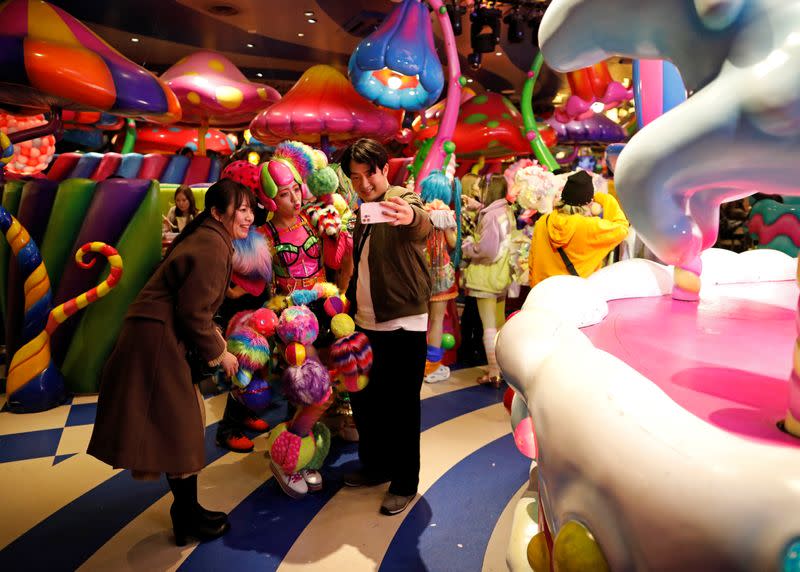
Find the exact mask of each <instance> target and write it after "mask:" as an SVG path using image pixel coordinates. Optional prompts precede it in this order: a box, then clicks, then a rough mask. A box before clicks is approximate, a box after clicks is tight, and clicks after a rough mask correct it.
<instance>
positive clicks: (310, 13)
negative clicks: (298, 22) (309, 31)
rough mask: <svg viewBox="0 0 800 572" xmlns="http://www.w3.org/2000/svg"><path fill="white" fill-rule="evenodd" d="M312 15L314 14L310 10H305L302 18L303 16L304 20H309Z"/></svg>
mask: <svg viewBox="0 0 800 572" xmlns="http://www.w3.org/2000/svg"><path fill="white" fill-rule="evenodd" d="M313 15H314V12H312V11H311V10H306V11H305V12H303V16H305V17H306V18H310V17H311V16H313Z"/></svg>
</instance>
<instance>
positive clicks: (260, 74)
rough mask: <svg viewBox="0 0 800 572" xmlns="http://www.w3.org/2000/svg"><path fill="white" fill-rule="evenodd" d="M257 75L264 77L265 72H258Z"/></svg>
mask: <svg viewBox="0 0 800 572" xmlns="http://www.w3.org/2000/svg"><path fill="white" fill-rule="evenodd" d="M256 76H258V77H264V74H263V73H261V72H258V73H257V74H256Z"/></svg>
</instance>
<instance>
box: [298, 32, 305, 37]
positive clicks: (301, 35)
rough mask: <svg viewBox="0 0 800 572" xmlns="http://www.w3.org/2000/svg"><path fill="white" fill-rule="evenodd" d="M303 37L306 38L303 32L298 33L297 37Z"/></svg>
mask: <svg viewBox="0 0 800 572" xmlns="http://www.w3.org/2000/svg"><path fill="white" fill-rule="evenodd" d="M303 36H305V34H304V33H303V32H297V37H298V38H302V37H303Z"/></svg>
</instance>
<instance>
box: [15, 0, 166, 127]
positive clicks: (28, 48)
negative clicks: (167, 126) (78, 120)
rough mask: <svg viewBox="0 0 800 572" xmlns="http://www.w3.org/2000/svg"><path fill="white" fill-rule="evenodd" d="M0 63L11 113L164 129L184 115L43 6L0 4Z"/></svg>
mask: <svg viewBox="0 0 800 572" xmlns="http://www.w3.org/2000/svg"><path fill="white" fill-rule="evenodd" d="M0 64H1V65H0V103H2V104H3V105H4V107H5V108H6V109H7V110H8V111H12V112H13V111H14V108H15V107H19V108H23V109H26V110H28V111H27V112H29V113H30V112H37V111H50V110H51V109H53V108H58V109H62V108H64V109H74V110H91V111H97V110H101V111H107V112H109V113H113V114H115V115H122V116H127V117H148V118H150V119H152V120H154V121H163V122H165V123H171V122H174V121H177V120H178V119H180V116H181V108H180V104H179V103H178V99H177V98H176V97H175V95H174V94H173V93H172V91H170V90H169V88H167V87H166V86H165V85H164V84H163V83H162V82H161V81H159V80H158V79H157V78H156V77H155V76H154V75H153V74H151V73H150V72H148V71H147V70H145V69H144V68H142V67H140V66H138V65H136V64H135V63H133V62H132V61H130V60H129V59H127V58H126V57H125V56H123V55H122V54H120V53H119V52H117V51H116V50H114V49H113V48H112V47H110V46H109V45H108V44H107V43H105V42H104V41H103V40H102V39H101V38H99V37H98V36H97V35H95V34H94V33H93V32H92V31H91V30H89V28H87V27H86V26H84V25H83V24H82V23H81V22H79V21H78V20H76V19H75V18H73V17H72V16H70V15H69V14H67V13H66V12H64V11H63V10H62V9H60V8H58V7H56V6H53V5H51V4H48V3H47V2H42V1H40V0H9V1H8V2H5V3H0ZM8 106H12V107H8ZM31 110H32V111H31Z"/></svg>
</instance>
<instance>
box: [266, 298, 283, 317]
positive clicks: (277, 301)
mask: <svg viewBox="0 0 800 572" xmlns="http://www.w3.org/2000/svg"><path fill="white" fill-rule="evenodd" d="M287 301H288V299H287V298H286V296H273V297H272V298H271V299H270V301H269V302H267V306H266V307H267V308H269V309H270V310H272V311H273V312H275V313H278V312H280V311H281V310H283V309H284V308H287V307H288V304H287Z"/></svg>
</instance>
